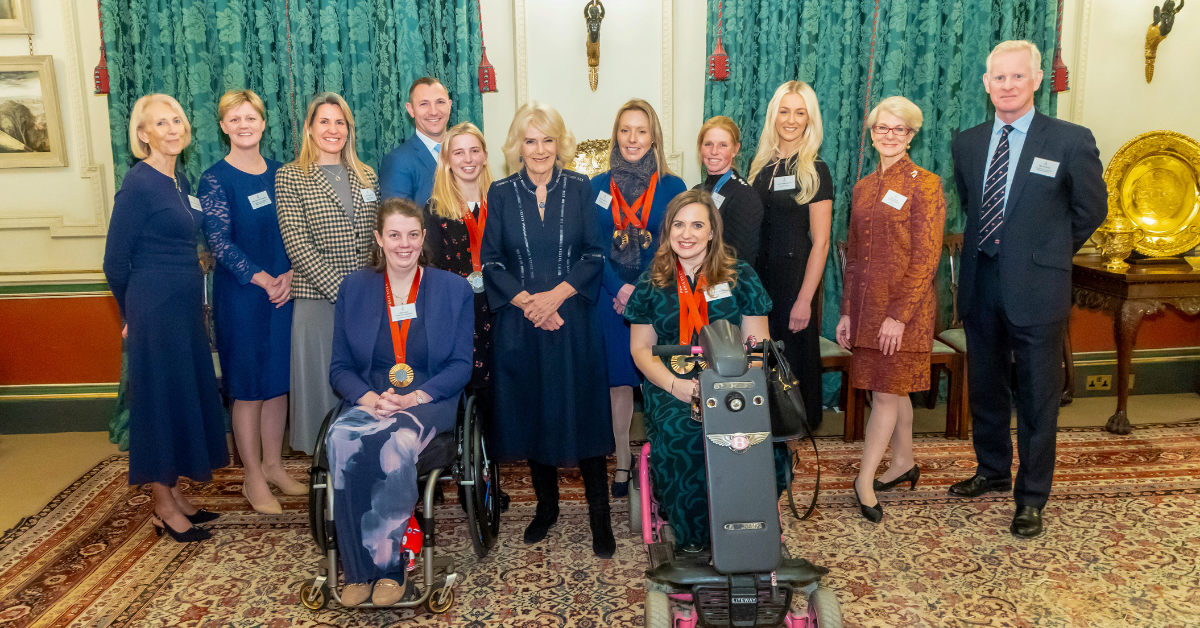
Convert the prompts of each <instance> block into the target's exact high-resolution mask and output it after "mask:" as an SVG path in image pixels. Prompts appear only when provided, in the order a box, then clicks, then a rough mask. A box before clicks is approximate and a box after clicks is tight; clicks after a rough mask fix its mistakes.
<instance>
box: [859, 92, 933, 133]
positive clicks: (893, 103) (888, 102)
mask: <svg viewBox="0 0 1200 628" xmlns="http://www.w3.org/2000/svg"><path fill="white" fill-rule="evenodd" d="M880 113H890V114H892V115H893V116H896V117H897V118H900V119H901V120H904V124H907V125H908V127H909V128H910V129H912V130H913V135H916V133H917V131H920V130H921V123H922V122H924V120H925V116H924V114H922V113H921V108H920V107H918V106H916V105H914V104H913V101H911V100H909V99H907V98H905V97H903V96H892V97H890V98H884V99H883V100H881V101H879V104H878V105H875V108H874V109H872V110H871V113H869V114H867V126H868V127H872V126H875V123H876V122H877V121H878V120H879V114H880Z"/></svg>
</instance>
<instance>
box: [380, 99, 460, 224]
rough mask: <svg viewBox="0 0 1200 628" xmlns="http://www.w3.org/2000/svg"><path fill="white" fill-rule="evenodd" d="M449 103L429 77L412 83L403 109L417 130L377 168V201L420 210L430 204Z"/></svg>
mask: <svg viewBox="0 0 1200 628" xmlns="http://www.w3.org/2000/svg"><path fill="white" fill-rule="evenodd" d="M450 102H451V101H450V93H449V92H447V91H446V87H445V86H444V85H442V82H441V81H439V80H437V79H435V78H430V77H428V76H424V77H421V78H419V79H417V80H415V81H413V84H412V87H410V88H409V89H408V102H407V103H405V104H404V108H405V109H407V110H408V115H410V116H412V119H413V122H414V123H415V124H416V126H417V130H416V132H414V133H413V135H412V137H410V138H408V140H407V141H406V142H404V143H403V144H401V145H400V146H397V147H396V148H395V149H393V150H392V152H390V153H388V154H387V155H385V156H384V158H383V161H382V162H381V163H380V164H379V192H380V195H381V196H382V197H383V198H382V199H380V201H383V200H386V199H388V198H391V197H394V196H398V197H400V198H407V199H409V200H411V201H413V202H414V203H416V204H417V206H418V207H423V206H424V205H425V201H427V200H429V195H430V194H431V193H432V192H433V176H434V174H435V172H436V171H437V166H438V163H439V162H440V161H441V157H440V153H441V150H442V138H443V137H444V136H445V135H446V123H447V122H449V120H450Z"/></svg>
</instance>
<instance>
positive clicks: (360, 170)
mask: <svg viewBox="0 0 1200 628" xmlns="http://www.w3.org/2000/svg"><path fill="white" fill-rule="evenodd" d="M321 105H336V106H337V108H338V109H340V110H341V111H342V117H344V118H345V119H346V143H345V144H344V145H343V146H342V163H343V164H344V165H345V166H346V167H347V168H349V169H351V170H353V171H354V174H355V175H357V176H358V180H359V181H360V182H362V183H363V184H366V182H367V173H368V172H369V173H371V174H375V171H374V170H372V169H371V167H370V166H368V165H367V164H364V163H363V162H361V161H359V159H358V153H356V152H355V151H354V114H352V113H350V105H347V104H346V100H345V99H344V98H342V97H341V96H339V95H337V94H335V93H333V92H325V93H323V94H317V95H316V97H315V98H313V99H312V102H310V103H308V113H306V114H305V115H304V140H303V142H302V143H301V144H300V154H299V155H297V156H296V161H294V162H292V163H294V164H296V165H297V166H299V167H300V169H301V170H302V171H304V173H305V174H308V173H309V172H310V170H311V168H312V166H313V164H315V163H317V158H318V157H319V156H320V153H321V149H319V148H317V141H316V139H315V138H314V137H313V136H312V133H310V132H309V131H310V130H311V129H312V125H313V122H314V121H315V120H316V118H317V109H319V108H320V107H321Z"/></svg>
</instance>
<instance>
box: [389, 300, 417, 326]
mask: <svg viewBox="0 0 1200 628" xmlns="http://www.w3.org/2000/svg"><path fill="white" fill-rule="evenodd" d="M389 309H391V311H392V320H393V321H397V322H399V321H406V320H408V319H410V318H416V317H417V304H416V303H405V304H404V305H393V306H392V307H391V308H389Z"/></svg>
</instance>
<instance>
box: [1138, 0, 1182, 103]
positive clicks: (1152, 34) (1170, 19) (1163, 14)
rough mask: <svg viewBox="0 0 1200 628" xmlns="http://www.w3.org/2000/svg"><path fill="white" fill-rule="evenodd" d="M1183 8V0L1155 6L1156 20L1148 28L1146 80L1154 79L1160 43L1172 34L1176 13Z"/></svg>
mask: <svg viewBox="0 0 1200 628" xmlns="http://www.w3.org/2000/svg"><path fill="white" fill-rule="evenodd" d="M1182 10H1183V0H1179V6H1178V7H1177V6H1175V0H1166V2H1163V4H1162V8H1161V9H1159V8H1158V7H1154V21H1153V22H1151V23H1150V28H1147V29H1146V82H1147V83H1149V82H1150V81H1152V80H1154V58H1155V57H1157V56H1158V44H1160V43H1162V40H1164V39H1166V38H1167V35H1169V34H1171V29H1172V28H1174V27H1175V15H1176V14H1177V13H1179V12H1180V11H1182Z"/></svg>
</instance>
